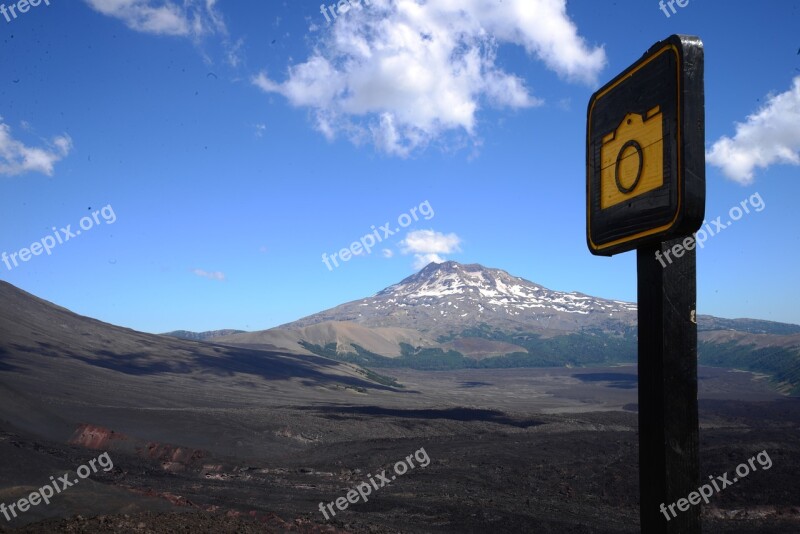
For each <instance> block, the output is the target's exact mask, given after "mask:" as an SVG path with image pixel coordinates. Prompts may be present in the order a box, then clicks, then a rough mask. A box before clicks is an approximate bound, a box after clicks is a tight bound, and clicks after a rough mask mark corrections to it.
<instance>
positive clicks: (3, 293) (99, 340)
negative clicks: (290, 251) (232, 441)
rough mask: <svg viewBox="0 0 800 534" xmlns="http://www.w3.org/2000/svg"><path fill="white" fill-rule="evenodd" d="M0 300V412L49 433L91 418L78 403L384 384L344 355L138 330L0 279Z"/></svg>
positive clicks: (284, 396)
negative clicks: (76, 311)
mask: <svg viewBox="0 0 800 534" xmlns="http://www.w3.org/2000/svg"><path fill="white" fill-rule="evenodd" d="M0 302H3V304H4V305H3V306H2V309H0V419H5V420H7V421H9V422H11V423H12V424H14V425H16V426H17V427H19V428H23V429H26V430H29V431H32V432H34V433H38V434H40V435H43V436H46V437H48V438H51V439H56V440H59V441H63V440H66V439H67V438H69V437H70V435H71V434H72V433H73V431H75V429H76V428H77V426H78V424H79V423H96V422H97V421H95V420H91V419H88V420H87V417H89V416H88V414H87V410H88V411H95V412H96V411H98V410H102V409H106V410H113V409H120V408H131V407H142V408H144V407H147V409H155V408H157V407H159V406H162V407H164V408H165V409H168V408H173V409H176V408H180V407H189V406H191V407H195V408H201V407H214V408H220V407H225V406H230V405H239V404H240V403H241V402H242V401H244V400H246V399H247V397H248V395H254V394H260V395H263V394H265V393H268V394H269V396H270V397H271V398H272V399H273V400H274V401H278V402H285V403H291V402H292V400H293V399H305V398H314V397H315V395H316V396H318V397H322V398H323V399H324V400H328V401H335V400H336V399H337V398H338V397H339V396H340V395H342V394H343V392H347V391H350V392H352V391H359V390H361V391H374V392H387V393H391V392H392V388H389V387H387V386H384V385H381V384H378V383H376V382H374V381H372V380H370V379H368V378H367V377H366V375H367V374H366V372H365V371H363V370H362V369H360V368H358V367H356V366H353V365H349V364H342V363H339V362H335V361H333V360H329V359H327V358H323V357H319V356H313V355H298V354H292V353H287V352H269V351H259V350H248V349H238V348H231V347H223V346H216V345H210V344H205V343H197V342H192V341H187V340H180V339H175V338H169V337H164V336H156V335H151V334H144V333H140V332H136V331H133V330H129V329H127V328H120V327H117V326H113V325H110V324H106V323H103V322H100V321H97V320H94V319H90V318H87V317H82V316H79V315H76V314H74V313H72V312H70V311H69V310H66V309H64V308H61V307H59V306H56V305H53V304H51V303H49V302H46V301H44V300H41V299H39V298H36V297H34V296H32V295H30V294H28V293H25V292H24V291H21V290H19V289H17V288H15V287H13V286H11V285H9V284H7V283H5V282H0ZM106 419H107V420H111V421H113V420H115V418H114V417H113V416H109V417H107V418H106ZM152 426H157V425H152ZM152 426H151V427H150V430H152ZM165 426H166V427H169V424H166V425H165ZM131 430H135V429H130V428H129V429H127V431H128V432H130V431H131ZM179 437H180V436H173V437H171V438H170V439H173V440H174V439H175V438H179Z"/></svg>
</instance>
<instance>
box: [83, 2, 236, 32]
mask: <svg viewBox="0 0 800 534" xmlns="http://www.w3.org/2000/svg"><path fill="white" fill-rule="evenodd" d="M85 1H86V3H87V4H88V5H89V6H90V7H91V8H92V9H94V10H95V11H97V12H99V13H102V14H103V15H106V16H109V17H113V18H116V19H119V20H121V21H122V22H124V23H125V25H126V26H128V28H130V29H132V30H136V31H139V32H143V33H153V34H157V35H175V36H182V37H201V36H204V35H208V34H214V33H221V34H226V33H227V32H226V30H225V23H224V22H223V20H222V16H221V15H220V14H219V13H218V12H217V10H216V9H215V4H216V0H182V1H180V2H178V1H170V0H85Z"/></svg>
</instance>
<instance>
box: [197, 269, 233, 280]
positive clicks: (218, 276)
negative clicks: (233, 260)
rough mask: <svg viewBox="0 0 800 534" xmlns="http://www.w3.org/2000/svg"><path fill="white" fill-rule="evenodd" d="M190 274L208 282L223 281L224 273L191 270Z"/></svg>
mask: <svg viewBox="0 0 800 534" xmlns="http://www.w3.org/2000/svg"><path fill="white" fill-rule="evenodd" d="M192 272H193V273H194V274H195V275H197V276H199V277H200V278H208V279H209V280H219V281H223V280H225V273H223V272H220V271H213V272H208V271H204V270H203V269H192Z"/></svg>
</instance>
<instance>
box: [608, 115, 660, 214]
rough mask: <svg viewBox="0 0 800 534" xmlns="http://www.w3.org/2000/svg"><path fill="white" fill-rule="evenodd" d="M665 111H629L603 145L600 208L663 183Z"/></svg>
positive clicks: (632, 196)
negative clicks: (639, 112) (641, 113)
mask: <svg viewBox="0 0 800 534" xmlns="http://www.w3.org/2000/svg"><path fill="white" fill-rule="evenodd" d="M663 122H664V119H663V115H662V113H661V108H660V106H656V107H654V108H653V109H651V110H650V111H648V112H647V113H646V114H645V115H644V116H643V115H640V114H638V113H629V114H627V115H626V116H625V118H624V119H622V122H621V123H620V124H619V126H618V127H617V129H616V130H614V131H613V132H611V133H609V134H607V135H605V136H603V138H602V145H601V147H600V161H601V171H600V208H601V209H606V208H609V207H611V206H615V205H617V204H620V203H622V202H625V201H628V200H630V199H631V198H634V197H637V196H639V195H641V194H643V193H646V192H648V191H652V190H653V189H657V188H659V187H661V186H662V185H663V184H664V174H663V168H664V140H663Z"/></svg>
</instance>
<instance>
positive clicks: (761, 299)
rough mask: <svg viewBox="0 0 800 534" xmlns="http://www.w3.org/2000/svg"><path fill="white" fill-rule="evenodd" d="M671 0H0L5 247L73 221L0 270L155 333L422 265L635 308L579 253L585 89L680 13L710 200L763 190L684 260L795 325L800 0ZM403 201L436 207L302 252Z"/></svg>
mask: <svg viewBox="0 0 800 534" xmlns="http://www.w3.org/2000/svg"><path fill="white" fill-rule="evenodd" d="M2 1H3V0H0V2H2ZM10 4H11V3H10V2H9V1H8V0H5V4H3V5H10ZM454 6H455V7H454ZM675 8H676V12H675V13H672V14H671V15H670V16H669V17H667V16H666V15H665V14H664V13H663V12H662V11H661V10H660V9H659V5H658V2H655V1H652V0H647V1H641V0H636V1H633V0H631V1H618V2H615V3H607V2H590V1H588V0H587V1H581V2H569V3H568V4H566V6H565V5H564V3H563V2H559V1H558V0H549V1H545V0H542V1H538V0H506V1H505V2H502V3H498V2H494V1H490V0H463V1H462V2H459V3H453V2H449V1H444V0H431V1H429V2H427V3H425V4H418V3H417V2H413V1H409V0H405V1H402V2H389V1H388V0H373V2H372V5H370V6H365V7H359V8H352V9H351V10H350V11H349V12H347V13H342V14H340V15H339V16H338V17H337V19H336V21H335V23H333V24H327V23H326V20H325V17H324V16H323V15H322V13H321V12H320V6H319V4H318V3H315V2H299V1H298V2H272V1H270V2H262V1H256V0H240V1H236V2H234V1H225V0H218V1H216V2H215V1H213V0H209V1H193V0H188V1H186V2H183V1H181V2H167V1H155V0H152V1H151V0H115V1H112V0H86V1H69V2H68V1H65V0H50V5H49V6H48V5H46V4H44V3H41V4H40V5H39V6H37V7H31V8H30V9H29V10H28V11H27V12H25V13H16V14H17V17H16V18H13V17H9V18H10V21H8V22H7V21H6V20H5V18H3V16H2V15H0V65H2V66H3V67H2V69H1V70H0V117H2V118H1V119H0V214H2V215H0V217H2V231H0V252H3V251H5V252H6V253H7V254H9V255H10V254H12V253H19V251H20V250H21V249H23V248H30V246H31V244H32V243H34V242H40V243H41V242H43V241H42V240H43V239H44V238H45V237H46V236H54V234H58V236H59V237H61V238H62V239H63V235H64V234H63V233H62V232H61V230H59V229H60V228H65V227H66V226H67V225H71V232H72V233H73V234H75V231H76V230H78V229H80V224H81V222H83V224H84V226H85V230H83V231H82V232H81V234H80V235H77V234H75V237H73V238H70V240H69V241H66V242H63V243H60V244H56V245H54V246H52V247H50V248H51V251H50V252H51V253H50V254H49V255H48V254H46V253H45V252H44V251H43V250H41V249H40V250H39V255H36V256H33V255H31V256H29V257H28V261H21V260H19V261H18V265H17V266H14V265H13V263H11V262H10V264H11V268H10V269H9V268H8V267H7V266H6V265H4V264H3V263H0V278H2V279H3V280H6V281H8V282H10V283H12V284H14V285H16V286H18V287H20V288H22V289H24V290H26V291H29V292H31V293H33V294H35V295H37V296H39V297H41V298H44V299H47V300H50V301H52V302H55V303H57V304H59V305H62V306H64V307H67V308H69V309H72V310H74V311H76V312H78V313H81V314H84V315H88V316H92V317H96V318H98V319H101V320H103V321H108V322H111V323H114V324H119V325H123V326H127V327H131V328H135V329H139V330H144V331H149V332H164V331H168V330H174V329H188V330H208V329H217V328H241V329H246V330H257V329H263V328H268V327H272V326H277V325H279V324H281V323H284V322H288V321H292V320H294V319H297V318H299V317H302V316H304V315H308V314H310V313H314V312H316V311H320V310H322V309H325V308H329V307H332V306H335V305H337V304H340V303H342V302H346V301H350V300H354V299H358V298H362V297H365V296H368V295H371V294H373V293H375V292H377V291H379V290H380V289H382V288H384V287H386V286H388V285H391V284H392V283H395V282H397V281H399V280H401V279H402V278H404V277H406V276H408V275H410V274H412V273H413V272H415V269H416V268H417V267H418V266H419V265H420V264H422V263H424V262H425V261H427V260H430V259H437V260H442V259H452V260H456V261H459V262H463V263H481V264H483V265H486V266H489V267H497V268H501V269H504V270H506V271H508V272H510V273H511V274H514V275H517V276H521V277H524V278H527V279H529V280H532V281H534V282H537V283H540V284H542V285H545V286H547V287H550V288H553V289H558V290H564V291H581V292H584V293H588V294H592V295H596V296H601V297H608V298H614V299H622V300H630V301H635V300H636V269H635V253H633V252H631V253H626V254H622V255H619V256H615V257H613V258H600V257H595V256H592V255H591V254H590V253H589V252H588V250H587V248H586V242H585V224H586V221H585V210H584V206H585V170H584V169H585V162H584V150H585V128H586V105H587V102H588V100H589V97H590V96H591V94H592V93H593V92H594V91H595V90H596V89H597V88H599V87H600V86H601V85H602V84H603V83H605V82H606V81H608V80H609V79H611V78H612V77H613V76H614V75H616V74H617V73H618V72H619V71H621V70H623V69H624V68H626V67H627V66H628V65H629V64H630V63H632V62H633V61H635V60H636V59H637V58H638V57H639V56H641V54H642V53H643V52H644V51H645V50H646V49H647V48H648V47H649V46H650V45H652V44H653V43H654V42H656V41H658V40H660V39H663V38H665V37H667V36H669V35H670V34H674V33H685V34H695V35H698V36H700V37H701V39H702V40H703V42H704V44H705V57H706V147H707V162H708V166H707V185H708V187H707V190H708V196H707V209H706V212H707V215H708V217H709V219H714V218H716V216H718V215H721V216H723V220H726V219H727V218H728V217H727V214H728V211H729V209H730V208H731V207H732V206H735V205H739V204H740V202H741V201H743V200H746V199H749V198H751V196H752V195H754V194H756V193H757V194H758V195H760V198H761V199H763V206H764V207H763V210H762V211H758V212H756V211H755V210H751V213H750V214H748V215H745V216H744V217H742V218H741V220H739V221H736V222H735V223H733V224H731V225H730V227H728V228H727V229H725V231H724V232H722V233H720V234H719V235H717V236H715V237H713V238H711V239H709V240H708V242H707V243H706V246H705V248H704V249H703V250H701V251H699V252H698V307H699V311H700V312H701V313H709V314H713V315H717V316H721V317H755V318H762V319H770V320H776V321H785V322H794V323H800V307H798V306H797V305H796V303H797V302H798V301H800V284H798V282H797V275H796V273H797V264H798V261H800V252H798V251H799V250H800V232H799V231H798V223H797V218H796V214H797V213H798V206H797V202H798V201H797V199H798V198H800V180H798V163H800V156H799V155H798V151H800V79H799V78H798V77H800V50H798V48H800V35H798V33H797V21H798V16H800V2H791V1H784V2H771V3H768V4H765V5H761V4H758V5H756V4H754V3H752V2H744V1H741V2H727V3H725V4H724V6H722V5H721V4H719V3H712V2H701V1H697V0H690V1H689V3H688V5H687V6H686V7H683V8H680V7H678V6H677V5H675ZM329 18H330V15H329ZM425 202H427V204H426V206H427V207H422V208H421V207H420V206H421V205H422V204H423V203H425ZM104 207H105V211H103V212H101V210H102V209H103V208H104ZM412 208H416V209H417V213H420V211H421V210H425V211H424V213H426V214H428V215H429V217H427V218H426V217H421V216H418V217H417V219H418V220H416V221H414V220H412V221H411V224H409V225H408V227H407V228H405V229H402V231H401V232H399V233H397V234H395V235H392V236H390V237H388V238H386V239H385V240H384V241H383V242H381V243H380V244H378V246H376V247H375V249H374V250H372V252H371V253H370V254H365V253H362V254H360V255H358V256H356V257H353V258H352V259H350V260H349V261H347V262H341V261H340V262H339V267H334V268H332V269H328V268H327V267H326V266H325V263H323V261H322V255H323V254H327V255H328V256H330V255H332V254H333V253H336V252H338V251H340V250H341V249H342V248H345V247H349V246H350V244H351V243H352V242H354V241H358V240H359V239H360V238H361V237H362V236H365V235H367V234H370V233H372V231H373V230H372V228H371V227H372V226H373V225H374V226H375V227H376V228H377V227H379V226H382V225H384V224H385V223H387V222H390V223H391V226H392V227H397V226H398V225H397V224H396V221H397V219H398V217H399V216H400V215H402V214H404V213H405V214H409V213H410V210H411V209H412ZM428 208H430V209H428ZM112 213H113V217H112ZM93 214H94V215H93ZM84 217H89V218H88V219H83V221H82V218H84ZM92 217H94V219H92ZM112 220H113V222H111V221H112ZM53 227H56V230H55V232H54V231H53V230H52V228H53ZM392 229H394V228H392ZM381 235H382V234H381ZM52 239H53V240H54V239H56V238H55V236H54V237H53V238H52Z"/></svg>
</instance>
